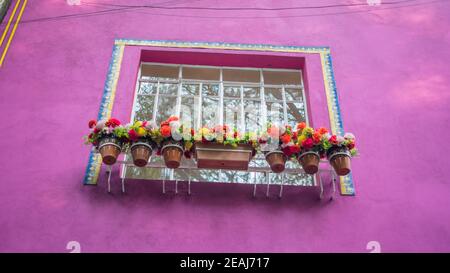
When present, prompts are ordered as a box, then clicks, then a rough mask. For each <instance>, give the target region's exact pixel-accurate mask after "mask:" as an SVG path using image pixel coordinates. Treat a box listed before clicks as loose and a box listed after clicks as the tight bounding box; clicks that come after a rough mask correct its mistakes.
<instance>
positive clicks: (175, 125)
mask: <svg viewBox="0 0 450 273" xmlns="http://www.w3.org/2000/svg"><path fill="white" fill-rule="evenodd" d="M169 126H170V128H172V129H178V128H180V126H181V125H180V122H179V121H177V120H174V121H171V122H170V123H169Z"/></svg>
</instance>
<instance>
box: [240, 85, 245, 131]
mask: <svg viewBox="0 0 450 273" xmlns="http://www.w3.org/2000/svg"><path fill="white" fill-rule="evenodd" d="M240 104H241V107H240V109H239V110H240V114H241V115H240V116H241V120H240V122H241V128H240V129H241V132H243V133H244V132H245V112H244V86H243V85H241V103H240Z"/></svg>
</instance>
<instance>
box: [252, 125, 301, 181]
mask: <svg viewBox="0 0 450 273" xmlns="http://www.w3.org/2000/svg"><path fill="white" fill-rule="evenodd" d="M295 133H296V132H294V131H293V130H292V128H291V126H289V125H286V126H280V127H278V126H276V125H273V124H269V125H268V126H267V129H266V131H265V132H263V133H262V134H261V135H260V137H259V140H258V142H259V143H260V145H261V151H262V152H263V154H264V155H265V158H266V161H267V163H268V164H269V166H270V169H271V170H272V171H273V172H274V173H280V172H282V171H284V169H285V165H286V161H287V160H288V159H290V158H292V156H293V155H295V154H296V153H298V151H299V147H298V145H296V144H295V143H294V139H295V135H294V134H295Z"/></svg>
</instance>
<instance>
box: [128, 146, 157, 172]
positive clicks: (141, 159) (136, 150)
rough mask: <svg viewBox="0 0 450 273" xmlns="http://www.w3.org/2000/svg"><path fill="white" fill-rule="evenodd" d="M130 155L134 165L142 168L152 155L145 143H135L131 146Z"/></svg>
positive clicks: (150, 148) (149, 147)
mask: <svg viewBox="0 0 450 273" xmlns="http://www.w3.org/2000/svg"><path fill="white" fill-rule="evenodd" d="M131 155H132V156H133V163H134V165H136V166H138V167H144V166H146V165H147V163H148V161H149V159H150V156H151V155H152V147H151V146H150V145H149V144H147V143H145V142H136V143H134V144H133V145H131Z"/></svg>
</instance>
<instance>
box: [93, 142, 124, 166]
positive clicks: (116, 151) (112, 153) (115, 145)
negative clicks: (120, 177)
mask: <svg viewBox="0 0 450 273" xmlns="http://www.w3.org/2000/svg"><path fill="white" fill-rule="evenodd" d="M121 150H122V148H121V145H120V142H119V141H118V140H117V139H116V138H114V137H107V138H103V139H101V140H100V144H99V146H98V151H99V153H100V155H101V156H102V160H103V163H105V164H106V165H113V164H114V163H116V161H117V157H118V156H119V155H120V152H121Z"/></svg>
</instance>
